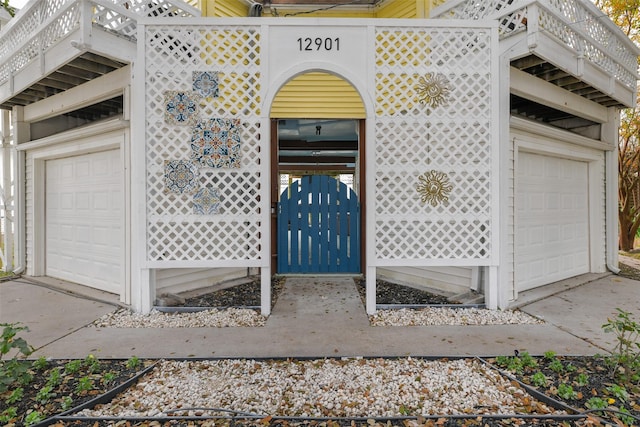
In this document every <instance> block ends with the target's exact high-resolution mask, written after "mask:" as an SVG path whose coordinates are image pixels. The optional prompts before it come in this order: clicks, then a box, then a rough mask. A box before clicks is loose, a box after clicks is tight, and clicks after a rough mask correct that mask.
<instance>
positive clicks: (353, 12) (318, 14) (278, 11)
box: [263, 5, 376, 18]
mask: <svg viewBox="0 0 640 427" xmlns="http://www.w3.org/2000/svg"><path fill="white" fill-rule="evenodd" d="M283 6H284V7H279V6H277V5H272V6H271V9H267V10H265V11H264V12H263V16H268V17H293V16H295V17H297V18H298V17H299V18H375V17H376V13H375V10H374V9H373V8H368V9H349V8H348V6H347V7H343V8H340V7H336V8H333V9H328V10H321V9H323V8H326V7H328V6H330V5H318V6H317V7H305V8H304V9H302V8H297V9H288V8H287V7H286V6H287V5H283ZM311 10H314V12H310V11H311ZM309 12H310V13H309Z"/></svg>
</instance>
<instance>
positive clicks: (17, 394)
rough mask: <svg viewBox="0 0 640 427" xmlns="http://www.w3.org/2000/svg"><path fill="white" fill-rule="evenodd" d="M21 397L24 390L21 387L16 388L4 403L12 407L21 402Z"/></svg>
mask: <svg viewBox="0 0 640 427" xmlns="http://www.w3.org/2000/svg"><path fill="white" fill-rule="evenodd" d="M23 396H24V389H23V388H22V387H18V388H16V389H14V390H13V391H12V392H11V394H10V395H9V396H8V397H7V398H6V399H5V402H6V404H7V405H12V404H14V403H16V402H19V401H21V400H22V397H23Z"/></svg>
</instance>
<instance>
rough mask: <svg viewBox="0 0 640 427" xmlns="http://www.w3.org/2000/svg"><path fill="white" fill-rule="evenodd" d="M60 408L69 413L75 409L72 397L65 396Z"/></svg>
mask: <svg viewBox="0 0 640 427" xmlns="http://www.w3.org/2000/svg"><path fill="white" fill-rule="evenodd" d="M60 408H62V410H63V411H68V410H69V409H71V408H73V399H72V398H71V396H65V397H63V398H62V402H61V403H60Z"/></svg>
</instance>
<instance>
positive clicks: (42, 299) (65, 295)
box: [0, 275, 640, 358]
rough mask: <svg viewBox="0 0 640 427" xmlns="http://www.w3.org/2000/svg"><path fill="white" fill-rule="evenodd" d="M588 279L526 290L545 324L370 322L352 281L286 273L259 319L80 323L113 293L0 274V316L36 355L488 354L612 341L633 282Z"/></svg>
mask: <svg viewBox="0 0 640 427" xmlns="http://www.w3.org/2000/svg"><path fill="white" fill-rule="evenodd" d="M593 278H594V276H592V275H588V276H583V279H582V280H584V281H587V282H588V283H578V282H577V281H576V280H577V279H573V282H570V284H571V285H572V286H569V285H568V284H567V283H563V282H561V283H559V284H556V285H554V286H555V287H556V288H555V289H556V290H557V293H555V294H553V295H551V296H546V297H541V299H538V298H535V295H534V297H530V298H529V299H530V300H531V302H529V303H526V304H525V305H523V306H521V307H520V309H521V310H523V311H525V312H526V313H529V314H531V315H533V316H536V317H539V318H541V319H544V320H545V321H546V323H545V324H544V325H498V326H430V327H417V326H413V327H372V326H370V325H369V322H368V318H367V316H366V314H365V311H364V307H363V305H362V302H361V301H360V297H359V295H358V293H357V290H356V288H355V285H354V284H353V281H352V280H351V279H349V278H335V277H327V278H322V277H304V278H289V279H287V281H286V284H285V288H284V290H283V292H282V294H281V295H280V297H279V299H278V302H277V304H276V305H275V307H274V309H273V312H272V314H271V316H270V317H269V319H268V321H267V324H266V326H265V327H260V328H191V329H187V328H174V329H151V328H148V329H127V328H101V329H97V328H93V327H88V326H87V325H89V324H90V323H91V322H93V321H94V320H95V319H97V318H99V317H100V316H102V315H103V314H105V313H108V312H110V311H113V310H115V309H116V308H117V307H116V304H117V302H116V301H114V298H113V296H110V295H109V294H102V295H98V296H99V297H98V298H95V296H94V298H95V299H87V297H86V296H81V295H78V294H77V292H78V291H79V290H82V287H77V288H73V286H74V285H69V284H66V285H65V284H64V283H59V284H58V286H53V288H50V287H43V286H41V285H35V284H32V283H29V282H28V281H27V279H20V280H15V281H9V282H3V283H0V323H5V322H22V323H23V324H25V325H27V326H28V327H29V329H30V332H29V333H27V334H25V335H24V337H25V339H27V341H28V342H29V343H30V344H31V345H33V346H34V347H36V348H37V351H36V352H35V353H34V355H33V356H34V357H37V356H46V357H53V358H84V357H85V356H87V355H88V354H90V353H92V354H94V355H96V356H98V357H101V358H128V357H131V356H138V357H142V358H163V357H166V358H170V357H180V358H183V357H242V358H253V357H325V356H406V355H413V356H474V355H479V356H489V355H498V354H513V351H514V350H516V349H518V350H520V351H528V352H529V353H531V354H542V353H544V352H545V351H547V350H553V351H555V352H556V353H558V354H569V355H593V354H596V353H603V352H605V351H606V350H607V349H610V348H612V347H613V338H614V337H613V335H611V334H605V333H603V331H602V330H601V325H602V324H603V323H605V322H606V321H607V318H608V317H611V316H613V315H615V309H616V308H622V309H624V310H627V311H630V312H632V313H634V315H635V316H636V318H639V317H640V282H638V281H634V280H629V279H624V278H621V277H618V276H613V275H609V276H606V277H598V278H597V279H596V280H592V279H593ZM573 285H577V286H573ZM61 288H64V289H62V291H61V290H60V289H61ZM549 289H550V290H551V291H553V289H554V288H553V287H552V288H549ZM552 293H553V292H552ZM522 300H525V301H526V300H527V298H525V296H523V298H522Z"/></svg>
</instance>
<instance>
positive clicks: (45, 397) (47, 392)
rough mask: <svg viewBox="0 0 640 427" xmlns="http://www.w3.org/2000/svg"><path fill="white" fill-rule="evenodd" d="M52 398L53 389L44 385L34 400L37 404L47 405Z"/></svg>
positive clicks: (54, 395) (53, 395)
mask: <svg viewBox="0 0 640 427" xmlns="http://www.w3.org/2000/svg"><path fill="white" fill-rule="evenodd" d="M53 397H56V394H55V393H54V392H53V387H52V386H50V385H46V386H44V387H42V388H41V389H40V391H39V392H38V394H36V397H35V400H36V402H38V403H47V402H48V401H49V400H50V399H51V398H53Z"/></svg>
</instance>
